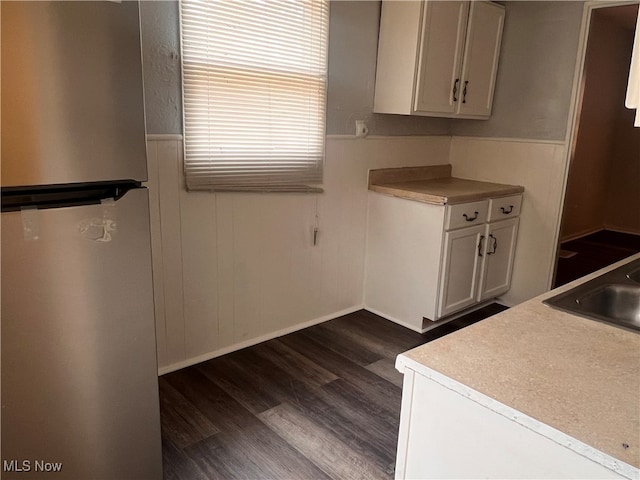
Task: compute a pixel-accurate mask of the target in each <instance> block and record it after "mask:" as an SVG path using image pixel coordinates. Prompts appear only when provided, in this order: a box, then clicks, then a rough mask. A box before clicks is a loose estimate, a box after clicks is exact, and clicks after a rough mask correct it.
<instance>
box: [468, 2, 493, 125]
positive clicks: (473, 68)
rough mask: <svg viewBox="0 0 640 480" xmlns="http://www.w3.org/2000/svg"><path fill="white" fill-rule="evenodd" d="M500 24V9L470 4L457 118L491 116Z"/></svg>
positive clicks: (487, 4)
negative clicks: (461, 116) (459, 116)
mask: <svg viewBox="0 0 640 480" xmlns="http://www.w3.org/2000/svg"><path fill="white" fill-rule="evenodd" d="M503 25H504V7H502V6H500V5H496V4H494V3H488V2H471V8H470V11H469V22H468V27H467V38H466V42H465V43H466V45H465V51H464V61H463V62H462V65H463V67H462V75H461V95H460V101H459V104H458V105H459V109H458V113H459V114H460V115H463V116H481V117H488V116H489V115H490V114H491V105H492V102H493V90H494V87H495V79H496V72H497V70H498V59H499V57H500V43H501V40H502V27H503Z"/></svg>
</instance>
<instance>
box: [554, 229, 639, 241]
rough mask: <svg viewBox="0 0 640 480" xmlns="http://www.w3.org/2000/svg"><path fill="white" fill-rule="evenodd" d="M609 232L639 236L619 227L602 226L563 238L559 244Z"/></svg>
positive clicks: (637, 233)
mask: <svg viewBox="0 0 640 480" xmlns="http://www.w3.org/2000/svg"><path fill="white" fill-rule="evenodd" d="M605 230H606V231H609V232H616V233H626V234H628V235H640V232H634V231H633V230H625V229H623V228H619V227H614V226H611V225H604V226H602V227H598V228H596V229H593V230H587V231H584V232H581V233H576V234H575V235H571V236H569V237H567V238H563V239H562V240H561V241H560V243H561V244H562V243H566V242H572V241H574V240H578V239H580V238H584V237H587V236H589V235H592V234H594V233H598V232H604V231H605Z"/></svg>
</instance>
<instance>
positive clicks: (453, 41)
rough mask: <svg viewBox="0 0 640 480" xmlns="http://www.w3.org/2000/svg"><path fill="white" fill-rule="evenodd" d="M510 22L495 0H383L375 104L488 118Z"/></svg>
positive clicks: (407, 111)
mask: <svg viewBox="0 0 640 480" xmlns="http://www.w3.org/2000/svg"><path fill="white" fill-rule="evenodd" d="M503 25H504V7H503V6H502V5H498V4H495V3H491V2H484V1H472V2H469V1H464V2H461V1H446V2H445V1H428V0H427V1H421V2H416V1H408V2H404V1H395V0H385V1H383V3H382V17H381V21H380V37H379V44H378V64H377V72H376V88H375V99H374V107H373V110H374V112H377V113H396V114H402V115H426V116H438V117H457V118H477V119H483V118H485V119H486V118H488V117H489V115H490V114H491V105H492V100H493V91H494V87H495V78H496V72H497V69H498V58H499V55H500V42H501V39H502V28H503Z"/></svg>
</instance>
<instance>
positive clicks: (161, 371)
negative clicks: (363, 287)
mask: <svg viewBox="0 0 640 480" xmlns="http://www.w3.org/2000/svg"><path fill="white" fill-rule="evenodd" d="M363 308H364V305H356V306H353V307H349V308H345V309H344V310H340V311H338V312H334V313H330V314H328V315H323V316H321V317H318V318H314V319H313V320H309V321H307V322H303V323H298V324H296V325H293V326H291V327H287V328H283V329H282V330H277V331H275V332H270V333H267V334H265V335H261V336H259V337H255V338H252V339H249V340H245V341H244V342H238V343H234V344H233V345H229V346H227V347H224V348H220V349H218V350H214V351H211V352H208V353H204V354H202V355H197V356H195V357H191V358H187V359H186V360H182V361H180V362H175V363H172V364H170V365H166V366H164V367H160V368H158V376H162V375H165V374H167V373H171V372H175V371H176V370H180V369H182V368H186V367H190V366H192V365H195V364H197V363H201V362H206V361H207V360H211V359H212V358H216V357H221V356H222V355H226V354H227V353H231V352H235V351H236V350H241V349H243V348H247V347H251V346H253V345H257V344H258V343H262V342H266V341H267V340H273V339H274V338H278V337H282V336H283V335H287V334H289V333H293V332H297V331H298V330H302V329H304V328H307V327H312V326H314V325H318V324H320V323H324V322H326V321H329V320H333V319H334V318H338V317H341V316H343V315H348V314H350V313H353V312H357V311H358V310H362V309H363Z"/></svg>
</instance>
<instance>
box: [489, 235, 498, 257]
mask: <svg viewBox="0 0 640 480" xmlns="http://www.w3.org/2000/svg"><path fill="white" fill-rule="evenodd" d="M489 238H492V239H493V251H491V252H487V255H493V254H494V253H496V250H497V248H498V239H497V238H496V237H494V236H493V234H489Z"/></svg>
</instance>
